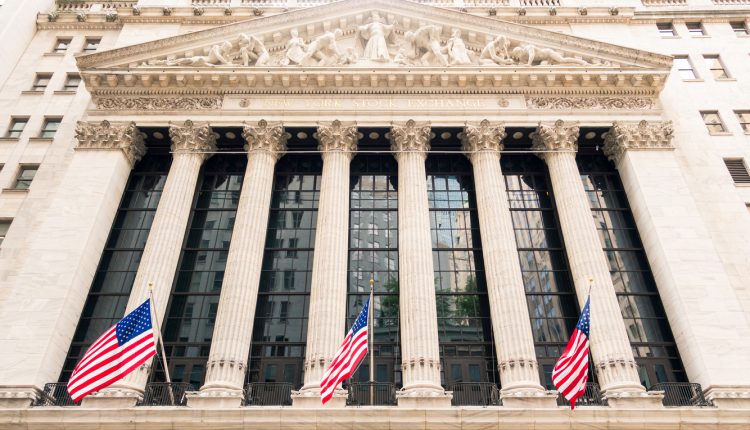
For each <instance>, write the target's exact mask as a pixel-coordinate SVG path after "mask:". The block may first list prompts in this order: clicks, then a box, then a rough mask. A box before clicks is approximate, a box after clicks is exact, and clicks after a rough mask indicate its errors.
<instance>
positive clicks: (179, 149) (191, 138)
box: [169, 120, 216, 160]
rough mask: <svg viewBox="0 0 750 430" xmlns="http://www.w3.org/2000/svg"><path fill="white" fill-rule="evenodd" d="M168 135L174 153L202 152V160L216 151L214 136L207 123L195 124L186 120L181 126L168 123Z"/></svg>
mask: <svg viewBox="0 0 750 430" xmlns="http://www.w3.org/2000/svg"><path fill="white" fill-rule="evenodd" d="M169 137H171V138H172V146H171V149H172V152H174V153H190V152H197V153H204V160H205V159H208V158H209V157H210V156H211V155H212V153H213V152H216V136H215V135H214V132H213V130H211V127H210V126H209V125H208V124H203V125H195V124H193V121H190V120H187V121H185V124H184V125H182V126H179V125H174V124H172V125H170V126H169Z"/></svg>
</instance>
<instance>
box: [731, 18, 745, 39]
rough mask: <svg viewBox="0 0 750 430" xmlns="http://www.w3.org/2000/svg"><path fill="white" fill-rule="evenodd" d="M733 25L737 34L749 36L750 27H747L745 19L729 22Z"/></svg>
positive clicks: (733, 29)
mask: <svg viewBox="0 0 750 430" xmlns="http://www.w3.org/2000/svg"><path fill="white" fill-rule="evenodd" d="M729 25H730V26H732V31H734V34H735V35H737V36H748V35H750V29H748V28H747V24H746V23H745V21H732V22H730V23H729Z"/></svg>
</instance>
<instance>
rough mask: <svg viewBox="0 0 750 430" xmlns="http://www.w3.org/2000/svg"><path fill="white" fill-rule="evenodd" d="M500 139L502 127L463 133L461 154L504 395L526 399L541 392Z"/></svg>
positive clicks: (487, 126)
mask: <svg viewBox="0 0 750 430" xmlns="http://www.w3.org/2000/svg"><path fill="white" fill-rule="evenodd" d="M504 137H505V131H504V127H502V126H492V125H490V124H489V122H487V121H483V122H482V123H481V124H480V125H479V126H471V125H470V126H467V127H466V129H465V130H464V146H463V148H464V151H466V152H468V154H467V156H468V157H469V159H470V160H471V163H472V165H473V166H474V186H475V188H476V198H477V213H478V215H479V227H480V232H481V238H482V256H483V258H484V264H485V268H486V270H485V277H486V279H487V296H488V298H489V302H490V314H491V317H492V329H493V332H494V337H495V339H494V340H495V347H496V350H497V355H498V361H499V364H498V368H499V370H500V380H501V381H502V384H503V393H504V394H506V393H507V394H509V395H511V396H512V395H513V394H514V393H517V394H521V395H525V396H528V395H530V394H531V395H533V394H541V393H543V392H544V389H543V388H542V386H541V384H540V383H539V368H538V363H537V360H536V354H535V352H534V337H533V334H532V331H531V325H530V324H529V310H528V306H527V302H526V293H525V290H524V285H523V276H522V274H521V267H520V265H519V263H518V250H517V248H516V241H515V234H514V231H513V223H512V221H511V213H510V208H509V205H508V198H507V195H506V189H505V180H504V178H503V173H502V170H501V168H500V151H501V150H502V144H501V141H502V139H503V138H504ZM504 400H505V399H504ZM550 400H553V399H550Z"/></svg>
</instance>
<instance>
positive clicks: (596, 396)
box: [557, 382, 607, 406]
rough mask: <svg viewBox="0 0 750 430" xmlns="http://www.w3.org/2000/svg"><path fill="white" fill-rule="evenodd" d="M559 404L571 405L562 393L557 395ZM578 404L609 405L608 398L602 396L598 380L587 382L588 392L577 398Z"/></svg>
mask: <svg viewBox="0 0 750 430" xmlns="http://www.w3.org/2000/svg"><path fill="white" fill-rule="evenodd" d="M557 405H558V406H570V402H569V401H568V399H566V398H565V397H563V396H562V395H559V396H557ZM576 406H607V399H603V398H602V392H601V391H600V390H599V384H597V383H596V382H587V383H586V392H585V393H583V396H581V397H579V398H578V399H577V400H576Z"/></svg>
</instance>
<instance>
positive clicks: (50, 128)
mask: <svg viewBox="0 0 750 430" xmlns="http://www.w3.org/2000/svg"><path fill="white" fill-rule="evenodd" d="M61 122H62V120H61V119H60V118H47V119H45V120H44V125H43V126H42V132H41V133H40V134H39V137H41V138H45V139H52V138H53V137H55V133H57V129H58V128H60V123H61Z"/></svg>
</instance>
